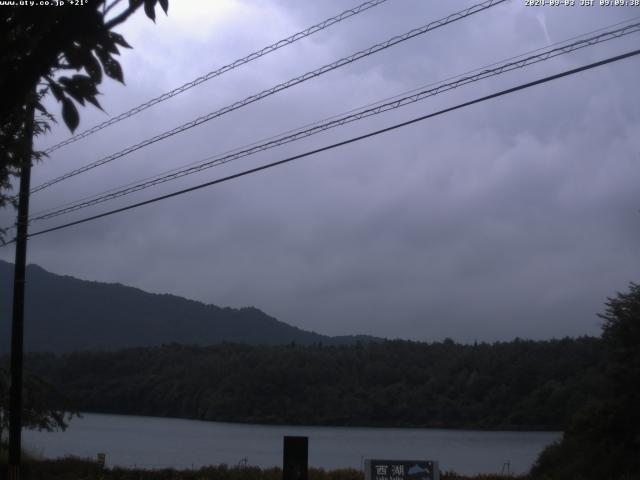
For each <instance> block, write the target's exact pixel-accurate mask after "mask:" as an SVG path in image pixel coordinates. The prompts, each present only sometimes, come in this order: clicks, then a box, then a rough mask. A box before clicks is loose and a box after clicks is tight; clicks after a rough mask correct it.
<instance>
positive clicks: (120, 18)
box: [105, 0, 142, 30]
mask: <svg viewBox="0 0 640 480" xmlns="http://www.w3.org/2000/svg"><path fill="white" fill-rule="evenodd" d="M141 5H142V0H135V2H133V3H130V4H129V6H128V7H127V9H126V10H124V11H123V12H122V13H120V14H119V15H118V16H116V17H114V18H112V19H111V20H109V21H108V22H107V23H105V27H106V28H107V30H111V29H112V28H113V27H115V26H116V25H120V24H121V23H123V22H125V21H126V20H127V18H129V17H130V16H131V15H132V14H133V13H135V12H136V10H138V8H140V6H141Z"/></svg>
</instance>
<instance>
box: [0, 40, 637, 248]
mask: <svg viewBox="0 0 640 480" xmlns="http://www.w3.org/2000/svg"><path fill="white" fill-rule="evenodd" d="M638 54H640V49H637V50H633V51H630V52H627V53H624V54H621V55H617V56H614V57H609V58H607V59H605V60H601V61H599V62H594V63H590V64H588V65H583V66H582V67H578V68H573V69H571V70H565V71H564V72H561V73H557V74H555V75H550V76H547V77H543V78H540V79H538V80H534V81H532V82H528V83H524V84H521V85H518V86H516V87H512V88H508V89H505V90H501V91H499V92H496V93H492V94H490V95H486V96H484V97H480V98H476V99H475V100H470V101H468V102H464V103H460V104H458V105H455V106H453V107H449V108H445V109H443V110H439V111H437V112H434V113H429V114H427V115H423V116H420V117H417V118H413V119H411V120H407V121H405V122H402V123H397V124H395V125H392V126H390V127H386V128H383V129H380V130H375V131H373V132H369V133H366V134H364V135H360V136H357V137H353V138H350V139H348V140H344V141H341V142H337V143H334V144H331V145H327V146H325V147H322V148H318V149H315V150H311V151H308V152H305V153H301V154H298V155H294V156H292V157H288V158H285V159H283V160H279V161H277V162H272V163H269V164H266V165H262V166H260V167H255V168H252V169H249V170H244V171H242V172H239V173H236V174H233V175H229V176H227V177H223V178H219V179H216V180H213V181H210V182H206V183H201V184H199V185H196V186H193V187H189V188H185V189H183V190H178V191H176V192H172V193H169V194H166V195H161V196H158V197H155V198H152V199H149V200H145V201H143V202H138V203H134V204H131V205H127V206H126V207H121V208H117V209H114V210H110V211H108V212H104V213H100V214H98V215H93V216H90V217H85V218H83V219H80V220H76V221H73V222H69V223H65V224H63V225H58V226H57V227H52V228H48V229H45V230H40V231H38V232H34V233H31V234H29V237H35V236H38V235H43V234H45V233H50V232H54V231H57V230H62V229H64V228H69V227H72V226H75V225H79V224H82V223H86V222H90V221H92V220H97V219H99V218H104V217H108V216H111V215H115V214H116V213H121V212H125V211H127V210H132V209H134V208H138V207H142V206H144V205H149V204H152V203H155V202H159V201H161V200H165V199H168V198H172V197H177V196H179V195H183V194H185V193H189V192H193V191H195V190H200V189H202V188H205V187H210V186H212V185H216V184H219V183H223V182H227V181H229V180H233V179H236V178H240V177H244V176H246V175H249V174H252V173H256V172H259V171H262V170H267V169H269V168H272V167H276V166H279V165H284V164H285V163H290V162H293V161H294V160H298V159H300V158H304V157H308V156H311V155H316V154H318V153H321V152H325V151H327V150H332V149H334V148H337V147H342V146H344V145H348V144H351V143H354V142H358V141H360V140H364V139H366V138H370V137H374V136H376V135H380V134H382V133H386V132H390V131H392V130H396V129H399V128H402V127H406V126H408V125H411V124H414V123H418V122H421V121H424V120H427V119H429V118H433V117H436V116H439V115H443V114H445V113H449V112H452V111H454V110H459V109H462V108H465V107H468V106H471V105H475V104H477V103H481V102H484V101H487V100H491V99H493V98H497V97H501V96H504V95H507V94H510V93H514V92H517V91H520V90H525V89H527V88H531V87H534V86H536V85H541V84H543V83H547V82H551V81H553V80H557V79H559V78H563V77H567V76H569V75H574V74H576V73H579V72H583V71H586V70H590V69H593V68H596V67H600V66H603V65H607V64H610V63H613V62H617V61H620V60H624V59H626V58H630V57H633V56H635V55H638ZM14 242H15V240H11V241H10V242H7V243H6V244H5V245H7V244H10V243H14Z"/></svg>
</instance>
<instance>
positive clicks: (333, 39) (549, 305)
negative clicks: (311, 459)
mask: <svg viewBox="0 0 640 480" xmlns="http://www.w3.org/2000/svg"><path fill="white" fill-rule="evenodd" d="M470 4H471V2H463V1H456V2H438V3H435V2H428V3H427V2H419V1H413V0H412V1H402V2H401V1H397V0H391V1H389V2H388V3H387V4H385V5H384V6H383V7H379V8H377V9H374V10H372V11H370V12H368V13H366V14H363V15H361V16H359V17H358V18H355V19H352V20H350V21H349V22H345V23H344V24H341V25H339V26H336V27H335V28H333V29H331V30H329V31H327V32H324V33H322V34H320V35H318V36H317V37H314V38H312V39H309V40H306V41H303V42H301V43H300V44H298V45H297V46H295V47H292V48H288V49H285V50H282V51H281V52H279V53H277V54H274V55H271V56H269V57H268V58H264V59H262V60H260V61H258V62H255V64H252V65H250V66H247V67H246V68H243V69H239V70H238V71H234V72H232V73H230V74H229V75H225V76H224V77H221V78H219V79H216V80H214V81H212V82H209V83H207V84H206V85H203V86H200V87H198V88H196V89H193V90H192V91H190V92H189V93H188V94H185V95H183V96H179V97H177V98H175V99H173V100H171V101H169V102H166V104H163V105H162V106H159V107H156V108H153V109H150V110H149V111H147V112H145V113H143V114H141V115H140V116H138V117H135V119H131V120H129V121H126V122H122V123H121V124H120V125H118V127H114V128H111V129H107V130H105V131H103V132H101V133H100V134H98V135H95V136H93V137H91V139H87V140H84V141H81V142H77V143H76V144H74V145H72V146H70V147H68V148H66V149H64V150H60V151H59V152H56V153H55V154H54V155H53V156H52V158H51V159H49V160H47V161H45V162H43V163H42V164H41V165H38V166H37V168H36V169H35V170H36V171H35V172H34V177H35V179H34V182H35V183H37V182H39V181H43V180H45V179H48V178H51V177H52V176H55V175H58V174H60V173H61V172H64V171H67V170H69V169H71V168H73V167H75V166H78V165H82V164H84V163H87V162H88V161H92V160H95V159H96V158H99V157H100V156H102V155H106V154H109V153H112V152H113V151H114V150H116V149H118V148H123V147H126V146H128V145H130V144H132V143H135V142H137V141H140V139H143V138H147V137H149V136H152V135H155V134H156V133H158V132H160V131H163V130H166V129H168V128H171V127H173V126H175V125H177V124H180V123H182V122H185V121H188V120H190V119H191V118H193V117H195V116H197V115H202V114H204V113H207V112H209V111H212V110H214V109H217V108H220V107H221V106H224V105H226V104H228V103H231V102H232V101H234V100H237V99H239V98H242V97H244V96H247V95H249V94H252V93H255V92H256V91H259V90H261V89H263V88H267V87H269V86H271V85H273V84H275V83H278V82H281V81H284V80H287V79H288V78H290V77H292V76H295V75H298V74H301V73H303V72H305V71H307V70H310V69H313V68H315V67H317V66H319V65H322V64H324V63H328V62H330V61H332V60H333V59H336V58H339V57H341V56H343V55H345V54H348V53H351V52H353V51H356V50H358V49H360V48H363V47H366V46H368V45H369V44H372V43H374V42H377V41H380V40H383V39H385V38H386V37H388V36H391V35H393V34H397V33H401V32H403V31H406V30H408V29H410V28H413V27H416V26H419V25H422V24H425V23H427V22H428V21H429V20H432V19H436V18H440V17H442V16H444V15H446V14H447V13H449V12H450V11H453V10H455V9H460V8H463V7H464V6H467V5H470ZM194 5H195V7H194ZM211 5H212V3H202V2H201V3H198V2H195V1H194V2H189V3H188V6H184V5H183V4H179V3H178V2H173V3H172V5H171V9H172V10H171V12H170V15H169V17H168V18H166V19H161V20H160V21H159V24H158V25H156V26H154V25H152V24H151V23H150V22H147V21H145V19H144V18H139V19H136V20H135V22H134V23H132V24H130V25H127V26H126V28H125V29H124V30H123V33H124V34H125V36H126V37H127V38H128V39H130V41H131V43H132V44H134V46H135V49H134V50H133V51H130V52H125V53H124V55H123V64H124V69H125V72H126V77H127V87H126V88H125V87H121V86H118V85H115V84H109V85H106V86H105V88H104V98H103V100H102V101H103V103H104V104H105V107H106V108H107V110H108V111H109V112H110V113H117V112H119V111H122V110H123V109H125V108H128V107H130V106H132V105H135V104H137V103H139V102H140V101H143V100H145V99H147V98H150V97H152V96H153V95H156V94H159V93H162V92H164V91H166V90H167V89H169V88H172V87H173V86H176V85H179V84H180V83H183V82H185V81H188V80H190V79H191V78H193V77H195V76H197V75H200V74H202V73H204V72H206V71H208V70H211V69H212V68H213V67H214V66H216V65H221V64H223V63H226V62H228V61H230V60H233V59H235V58H238V57H240V56H242V55H244V54H246V53H248V52H249V51H251V50H254V49H256V48H259V47H261V46H263V45H265V44H267V43H269V42H270V41H273V40H276V39H278V38H281V37H284V36H286V35H288V34H290V33H292V32H294V31H296V30H299V29H301V28H304V27H305V26H307V25H310V24H312V23H314V22H315V21H318V20H320V19H323V18H325V17H327V16H329V15H331V14H333V13H335V12H338V11H340V10H342V9H345V8H347V7H348V6H350V2H343V1H337V0H336V1H330V2H291V1H285V0H280V1H268V0H262V1H259V2H248V1H247V2H231V1H228V2H222V1H221V2H215V5H216V6H215V7H212V6H211ZM197 6H200V7H202V8H203V9H205V8H208V9H210V10H208V11H205V10H203V11H202V12H198V10H197ZM181 8H182V9H184V10H181ZM634 11H635V10H632V9H623V8H600V7H593V8H586V7H573V8H569V7H567V8H564V7H563V8H561V7H557V8H552V7H545V9H540V8H538V9H537V10H536V9H534V8H531V7H525V6H524V3H523V2H516V1H513V2H508V3H506V4H505V5H503V6H500V7H497V8H495V9H494V10H491V11H488V12H485V13H482V14H479V15H478V16H476V17H473V18H470V19H467V20H464V21H461V22H458V23H456V24H454V25H451V26H450V27H446V28H443V29H440V30H438V31H436V32H433V33H431V34H427V35H425V36H423V37H421V38H418V39H414V40H412V41H410V42H408V43H406V44H405V45H402V46H397V47H394V48H393V49H389V50H388V51H386V52H384V53H383V54H380V55H377V56H373V57H371V58H369V59H366V60H363V61H362V62H359V63H358V64H356V65H353V66H349V67H346V68H344V69H340V70H338V71H336V72H332V73H330V74H328V75H326V76H325V77H322V78H319V79H316V80H313V81H310V82H307V83H305V84H303V85H300V86H298V87H296V88H294V89H291V90H288V91H287V92H286V93H285V92H283V93H281V94H279V95H277V96H273V97H270V98H268V99H265V100H264V101H263V102H260V103H258V104H255V105H252V106H250V107H247V108H245V109H243V110H240V111H237V112H233V113H231V114H229V115H228V116H225V117H224V118H221V119H217V120H214V121H212V122H209V123H207V124H205V125H204V126H202V127H198V128H197V129H193V130H191V131H189V132H188V133H185V134H184V135H180V136H176V137H173V138H172V139H171V140H167V141H164V142H161V143H159V144H156V145H154V146H152V147H150V148H148V149H144V150H142V151H140V152H136V153H135V154H132V155H131V156H128V157H126V158H123V159H120V160H118V161H116V162H114V163H113V164H111V165H109V166H105V167H103V168H100V169H96V170H95V171H93V172H91V173H87V174H86V175H83V176H78V177H77V178H75V179H73V180H70V181H68V182H64V183H63V184H61V185H60V186H59V188H58V187H56V188H52V189H51V190H49V191H47V192H42V193H39V194H37V195H34V198H33V211H37V210H39V209H43V208H49V207H51V206H56V205H58V204H60V203H63V202H65V201H71V200H73V199H76V198H78V197H81V196H84V195H88V194H91V193H92V192H96V191H101V190H103V189H106V188H112V187H113V186H116V185H119V184H122V183H126V182H129V181H132V180H136V179H139V178H144V177H146V176H149V175H152V174H156V173H159V172H162V171H164V170H166V169H169V168H175V167H178V166H180V165H183V164H186V163H189V162H193V161H196V160H199V159H200V158H202V157H204V156H207V155H210V154H214V153H218V152H223V151H225V150H227V149H230V148H234V147H237V146H239V145H243V144H246V143H249V142H252V141H255V140H256V139H259V138H264V137H268V136H270V135H273V134H276V133H279V132H281V131H285V130H287V129H289V128H293V127H296V126H299V125H303V124H305V123H308V122H311V121H315V120H317V119H320V118H323V117H326V116H329V115H333V114H336V113H340V112H342V111H345V110H347V109H350V108H354V107H356V106H359V105H363V104H366V103H369V102H372V101H376V100H379V99H381V98H385V97H387V96H390V95H394V94H397V93H400V92H402V91H406V90H409V89H412V88H416V87H419V86H421V85H425V84H428V83H430V82H433V81H436V80H440V79H443V78H446V77H448V76H450V75H453V74H458V73H461V72H464V71H466V70H470V69H472V68H476V67H480V66H482V65H485V64H487V63H491V62H494V61H497V60H500V59H502V58H506V57H510V56H512V55H515V54H519V53H521V52H524V51H528V50H531V49H534V48H539V47H541V46H544V45H545V43H546V41H547V40H546V36H547V35H548V36H549V38H550V39H551V40H552V41H554V42H555V41H559V40H562V39H565V38H569V37H572V36H574V35H577V34H580V33H584V32H587V31H591V30H594V29H596V28H600V27H602V26H604V25H607V24H611V23H614V22H618V21H621V20H623V19H625V18H628V17H631V16H633V13H634ZM636 35H637V34H636ZM634 43H637V42H636V38H630V39H627V40H620V41H615V42H610V43H609V44H606V45H603V46H600V47H597V48H596V49H589V50H584V51H581V52H578V53H576V54H573V55H571V56H569V57H566V58H564V57H562V58H558V59H555V60H553V61H551V62H548V63H544V64H541V65H538V66H535V67H532V68H531V69H528V70H526V71H522V72H512V73H510V74H508V75H505V76H504V77H496V78H494V79H492V80H489V81H486V82H483V83H479V84H476V85H473V86H469V87H465V88H464V89H460V90H456V91H453V92H449V93H447V94H443V95H441V96H438V97H436V98H433V99H431V100H430V101H427V102H423V103H421V104H418V105H415V106H412V107H407V108H406V109H404V110H402V111H398V112H393V113H390V114H387V115H386V116H384V117H383V118H375V119H370V120H368V121H366V122H363V123H362V124H353V125H351V126H350V127H348V128H344V129H339V130H335V131H331V132H327V133H325V134H322V135H319V136H317V137H313V138H310V139H307V140H305V141H303V142H300V143H299V144H298V143H296V144H295V145H289V146H286V147H283V148H281V149H278V150H274V151H270V152H265V153H263V154H260V155H258V156H256V157H255V158H253V159H244V160H242V161H239V162H237V163H235V164H232V165H227V166H225V167H219V168H215V169H212V170H210V171H208V172H206V173H203V174H201V175H200V176H198V177H194V178H187V179H184V180H181V181H179V182H176V183H174V184H168V185H165V186H163V187H159V188H157V189H154V190H150V191H147V192H145V193H144V194H139V195H134V196H132V197H130V198H127V199H123V200H121V201H116V202H114V203H113V204H109V205H105V206H104V207H103V209H107V208H111V207H113V206H116V205H124V204H126V203H129V202H130V201H132V200H133V199H144V198H148V197H149V196H151V195H152V194H159V193H161V192H169V191H173V190H175V189H178V188H180V187H184V186H189V185H192V184H195V183H199V182H201V181H205V180H207V179H213V178H216V177H219V176H222V175H224V174H227V173H230V172H235V171H239V170H240V169H243V168H249V167H250V166H253V165H258V164H262V163H266V162H268V161H273V160H277V159H280V158H283V157H285V156H287V155H289V154H294V153H298V152H302V151H305V150H308V149H311V148H316V147H318V146H322V145H325V144H327V143H330V142H335V141H338V140H341V139H345V138H348V137H350V136H354V135H357V134H359V133H363V132H366V131H369V130H372V129H375V128H381V127H383V126H386V125H389V124H391V123H393V122H397V121H402V120H405V119H407V118H411V117H413V116H417V115H421V114H424V113H426V112H430V111H435V110H437V109H438V108H442V107H446V106H449V105H452V104H455V103H458V102H462V101H465V100H468V99H471V98H475V97H476V96H480V95H484V94H487V93H490V92H493V91H496V90H498V89H500V88H506V87H509V86H512V85H515V84H517V83H519V82H524V81H528V80H530V79H533V78H537V77H540V76H543V75H547V74H550V73H554V72H557V71H560V70H563V69H567V68H571V67H573V66H577V65H580V64H582V63H586V62H590V61H595V60H597V59H600V58H604V57H606V56H607V55H610V54H613V53H615V52H621V51H626V50H629V49H631V48H632V47H633V45H634ZM637 61H638V60H636V59H631V60H628V61H625V62H624V63H620V64H615V65H612V66H610V67H606V68H603V69H601V70H598V71H591V72H586V73H583V74H580V75H578V76H574V77H571V78H568V79H564V80H560V81H558V82H555V83H553V84H549V85H546V86H541V87H537V88H536V89H531V90H527V91H526V92H521V93H518V94H515V95H512V96H509V97H506V98H501V99H498V100H494V101H491V102H486V103H483V104H481V105H477V106H474V107H471V108H469V109H465V110H463V111H458V112H454V113H452V114H449V115H446V116H442V117H438V118H435V119H432V120H430V121H428V122H425V123H421V124H418V125H414V126H411V127H408V128H406V129H403V130H400V131H396V132H393V133H390V134H386V135H384V136H380V137H377V138H373V139H370V140H368V141H366V142H363V143H359V144H355V145H350V146H348V147H344V148H342V149H340V150H334V151H331V152H327V153H324V154H321V155H318V156H316V157H313V158H307V159H305V160H301V161H300V162H298V163H296V164H293V165H288V166H285V167H279V168H277V169H272V170H270V171H267V172H262V173H260V174H256V175H253V176H251V177H245V178H243V179H239V180H235V181H232V182H229V183H226V184H224V185H220V186H219V187H215V188H211V189H207V190H204V191H199V192H196V193H193V194H190V195H187V196H183V197H180V198H176V199H173V200H170V201H165V202H161V203H159V204H156V205H154V206H149V207H144V208H141V209H138V210H135V211H131V212H128V213H125V214H122V215H119V216H114V217H111V218H109V219H104V220H100V221H97V222H93V223H89V224H85V225H82V226H78V227H74V228H71V229H68V230H64V231H60V232H57V233H53V234H49V235H46V236H42V237H37V238H34V239H33V241H32V242H31V245H30V251H29V255H30V256H29V258H30V261H32V262H34V263H39V264H41V265H42V266H44V267H45V268H48V269H50V270H52V271H54V272H59V273H66V274H71V275H76V276H79V277H82V278H87V279H92V280H102V281H117V282H121V283H125V284H130V285H135V286H138V287H141V288H144V289H147V290H151V291H155V292H169V293H175V294H179V295H184V296H187V297H189V298H195V299H199V300H202V301H205V302H211V303H217V304H220V305H232V306H242V305H255V306H257V307H259V308H262V309H264V310H265V311H267V312H268V313H270V314H272V315H274V316H276V317H278V318H279V319H281V320H283V321H285V322H288V323H290V324H293V325H296V326H300V327H302V328H307V329H312V330H316V331H318V332H321V333H327V334H348V333H370V334H374V335H382V336H389V337H402V338H412V339H420V340H433V339H442V338H444V337H446V336H449V337H452V338H454V339H457V340H462V341H473V340H475V339H477V340H496V339H510V338H513V337H515V336H520V337H527V338H549V337H553V336H556V337H557V336H564V335H582V334H597V333H598V331H599V321H598V319H597V318H596V317H595V314H596V313H597V312H599V311H601V309H602V304H603V301H604V299H605V297H606V296H607V295H612V294H613V293H614V292H615V291H616V290H623V289H624V288H625V286H626V284H627V283H628V282H629V281H632V280H638V266H639V265H638V261H637V259H638V247H637V245H640V241H639V240H640V227H639V221H640V217H639V214H638V203H639V202H638V195H637V185H638V184H639V183H640V182H639V180H640V168H639V167H640V140H638V136H637V131H638V128H639V127H640V118H639V113H638V112H640V109H639V108H638V107H639V106H640V105H639V104H640V99H639V97H638V93H637V88H635V84H636V83H637V80H636V78H637ZM54 108H55V107H54ZM103 119H104V116H103V115H102V114H100V113H99V112H96V111H90V110H88V109H87V110H86V111H84V112H83V119H82V122H83V123H82V125H83V126H90V125H92V124H94V123H96V122H98V121H101V120H103ZM65 136H66V132H65V131H64V129H63V128H61V127H58V128H56V130H55V131H54V132H53V134H52V136H51V138H50V139H46V141H45V140H43V141H42V142H43V144H47V145H49V144H51V143H54V142H55V141H57V140H59V139H62V138H64V137H65ZM97 211H100V209H98V210H96V212H97ZM92 212H93V211H92ZM81 216H82V215H78V216H70V217H69V218H70V219H72V218H79V217H81ZM0 218H1V219H4V220H5V223H6V221H10V214H9V212H6V211H5V212H2V214H1V217H0ZM65 218H66V217H65ZM60 220H62V219H60ZM56 223H57V222H51V223H49V224H43V225H42V226H46V225H54V224H56ZM33 229H34V230H37V229H38V228H36V226H34V227H33ZM0 255H2V258H4V259H10V258H11V251H10V250H8V249H4V250H3V251H2V252H1V253H0Z"/></svg>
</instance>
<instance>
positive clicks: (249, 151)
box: [30, 22, 640, 222]
mask: <svg viewBox="0 0 640 480" xmlns="http://www.w3.org/2000/svg"><path fill="white" fill-rule="evenodd" d="M638 31H640V22H639V23H635V24H631V25H627V26H624V27H622V28H618V29H616V30H612V31H609V32H604V33H601V34H600V35H596V36H593V37H590V38H586V39H582V40H579V41H577V42H574V43H571V44H569V45H564V46H561V47H557V48H554V49H551V50H547V51H543V52H541V53H539V54H537V55H530V56H528V57H525V58H521V59H519V60H517V61H512V62H507V63H505V64H502V65H500V66H498V67H495V68H492V69H486V70H480V71H479V73H476V74H474V75H470V76H464V77H460V78H458V79H457V80H455V81H453V82H449V83H443V84H440V85H438V86H437V87H435V88H431V89H426V90H422V91H418V92H417V93H413V94H412V95H409V96H405V97H402V98H398V99H395V100H394V101H391V102H387V103H384V104H380V105H377V106H375V107H372V108H367V109H364V110H361V111H357V112H356V113H352V114H349V115H346V116H343V117H339V118H336V119H334V120H331V121H329V122H326V123H323V124H316V125H315V126H313V127H311V128H308V129H303V130H298V131H295V133H292V134H289V135H286V134H285V135H283V136H280V137H274V138H273V139H271V140H269V141H267V142H265V143H262V144H254V145H253V146H252V147H250V148H246V149H244V150H239V151H234V152H233V153H228V154H223V155H222V156H215V157H210V158H209V159H206V160H204V161H201V162H199V163H198V164H197V165H195V166H190V167H188V168H183V169H175V170H172V171H171V172H169V173H167V174H165V175H163V176H157V177H155V178H153V179H151V180H147V181H143V182H141V183H137V184H132V185H131V186H129V185H127V186H126V187H123V188H121V189H119V190H118V189H115V190H112V191H110V192H108V193H106V194H103V195H100V196H94V197H92V198H91V199H89V200H85V201H82V200H80V201H77V202H73V203H71V204H67V205H68V206H63V207H62V208H57V209H50V210H49V211H47V212H43V213H41V214H38V215H35V216H33V217H32V218H31V219H30V221H31V222H35V221H39V220H46V219H50V218H54V217H57V216H60V215H63V214H66V213H70V212H74V211H77V210H80V209H83V208H88V207H91V206H94V205H98V204H100V203H104V202H106V201H109V200H113V199H115V198H118V197H122V196H124V195H129V194H131V193H134V192H137V191H140V190H144V189H146V188H150V187H153V186H156V185H159V184H162V183H165V182H168V181H171V180H175V179H178V178H181V177H184V176H187V175H191V174H194V173H198V172H201V171H203V170H206V169H209V168H212V167H215V166H219V165H223V164H226V163H229V162H231V161H234V160H237V159H239V158H243V157H247V156H250V155H253V154H255V153H258V152H262V151H265V150H269V149H271V148H275V147H278V146H281V145H284V144H287V143H291V142H294V141H297V140H300V139H303V138H306V137H309V136H311V135H315V134H317V133H320V132H323V131H326V130H329V129H331V128H335V127H339V126H343V125H345V124H348V123H352V122H355V121H358V120H362V119H364V118H368V117H371V116H374V115H379V114H381V113H384V112H387V111H390V110H394V109H397V108H400V107H404V106H406V105H409V104H412V103H415V102H418V101H421V100H424V99H426V98H430V97H432V96H435V95H438V94H440V93H443V92H446V91H449V90H453V89H455V88H458V87H460V86H463V85H467V84H469V83H473V82H477V81H480V80H483V79H486V78H490V77H494V76H496V75H500V74H502V73H505V72H509V71H512V70H516V69H519V68H524V67H527V66H530V65H534V64H536V63H539V62H543V61H546V60H549V59H551V58H555V57H557V56H560V55H564V54H567V53H570V52H573V51H576V50H579V49H581V48H585V47H589V46H593V45H597V44H599V43H602V42H606V41H608V40H612V39H616V38H620V37H623V36H625V35H629V34H631V33H635V32H638Z"/></svg>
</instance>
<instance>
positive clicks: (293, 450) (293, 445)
mask: <svg viewBox="0 0 640 480" xmlns="http://www.w3.org/2000/svg"><path fill="white" fill-rule="evenodd" d="M308 463H309V438H308V437H284V453H283V459H282V480H307V477H308V470H309V465H308Z"/></svg>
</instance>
